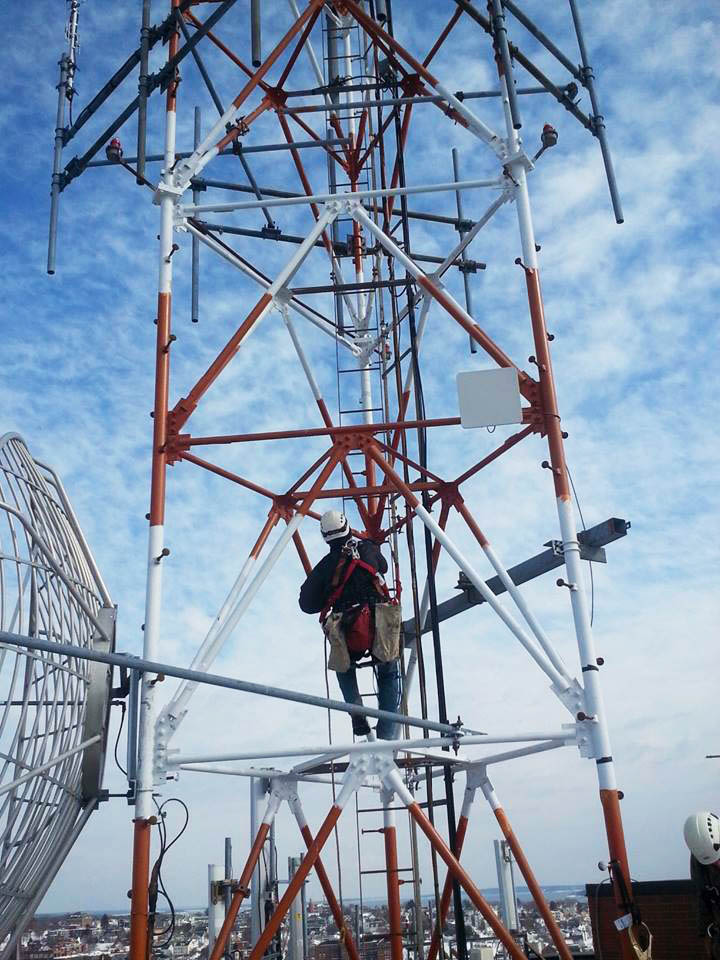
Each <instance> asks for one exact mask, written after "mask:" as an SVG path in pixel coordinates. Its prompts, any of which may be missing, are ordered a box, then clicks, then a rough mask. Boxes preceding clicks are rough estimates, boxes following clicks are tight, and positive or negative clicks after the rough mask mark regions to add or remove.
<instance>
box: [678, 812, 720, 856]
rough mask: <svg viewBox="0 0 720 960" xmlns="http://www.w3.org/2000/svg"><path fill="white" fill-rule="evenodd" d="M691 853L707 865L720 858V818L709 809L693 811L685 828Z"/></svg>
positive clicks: (684, 834)
mask: <svg viewBox="0 0 720 960" xmlns="http://www.w3.org/2000/svg"><path fill="white" fill-rule="evenodd" d="M683 836H684V837H685V843H686V844H687V845H688V847H689V849H690V853H692V855H693V856H694V857H695V859H696V860H698V861H699V862H700V863H703V864H705V866H707V865H708V864H710V863H717V861H718V860H720V819H719V818H718V817H716V816H715V814H714V813H710V811H709V810H701V811H700V812H699V813H693V814H692V816H690V817H688V818H687V820H686V821H685V826H684V828H683Z"/></svg>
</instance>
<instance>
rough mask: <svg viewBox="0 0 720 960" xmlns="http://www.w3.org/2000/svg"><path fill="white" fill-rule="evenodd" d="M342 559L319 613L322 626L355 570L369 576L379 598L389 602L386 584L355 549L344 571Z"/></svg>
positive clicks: (336, 568)
mask: <svg viewBox="0 0 720 960" xmlns="http://www.w3.org/2000/svg"><path fill="white" fill-rule="evenodd" d="M343 559H344V558H343V557H341V558H340V560H339V562H338V565H337V567H335V573H334V574H333V578H332V581H331V583H330V586H331V587H332V588H333V589H332V592H331V593H330V596H329V597H328V598H327V600H326V602H325V606H324V607H323V608H322V610H321V611H320V618H319V619H320V623H322V624H324V623H325V621H326V620H327V618H328V616H329V615H330V611H331V610H332V608H333V607H334V606H335V604H336V603H337V602H338V600H339V599H340V597H341V596H342V592H343V590H344V589H345V585H346V584H347V582H348V580H349V579H350V577H351V576H352V575H353V573H354V572H355V570H357V569H358V568H359V569H360V570H364V571H365V572H366V573H369V574H370V576H371V577H372V579H373V583H374V585H375V589H376V590H377V592H378V593H379V594H380V596H381V597H384V598H385V600H386V602H388V603H389V602H391V599H390V591H389V590H388V588H387V584H386V583H385V581H384V580H383V578H382V577H381V576H380V574H379V573H378V572H377V570H376V569H375V567H372V566H370V564H369V563H365V561H364V560H361V559H360V557H359V555H358V553H357V547H356V548H355V552H354V553H353V554H351V555H350V557H349V558H348V563H347V565H346V566H345V569H344V570H343V569H342V562H343ZM340 577H342V581H341V580H340Z"/></svg>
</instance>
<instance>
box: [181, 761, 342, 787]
mask: <svg viewBox="0 0 720 960" xmlns="http://www.w3.org/2000/svg"><path fill="white" fill-rule="evenodd" d="M178 770H186V771H187V772H188V773H213V774H218V775H219V776H223V777H245V778H246V779H250V780H252V779H257V777H284V776H287V771H286V770H274V769H269V770H262V769H261V768H259V767H250V768H249V769H244V768H238V767H216V766H213V765H212V764H205V765H199V766H195V765H191V766H182V767H178ZM297 779H298V780H302V782H303V783H325V784H327V783H329V784H331V783H332V777H330V776H322V775H320V774H315V773H306V774H302V773H300V774H298V775H297Z"/></svg>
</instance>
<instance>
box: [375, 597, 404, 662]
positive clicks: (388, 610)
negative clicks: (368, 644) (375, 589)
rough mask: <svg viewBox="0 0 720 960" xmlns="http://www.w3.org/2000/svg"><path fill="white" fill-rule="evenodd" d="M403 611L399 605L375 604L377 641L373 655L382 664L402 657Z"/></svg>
mask: <svg viewBox="0 0 720 960" xmlns="http://www.w3.org/2000/svg"><path fill="white" fill-rule="evenodd" d="M401 631H402V609H401V607H400V604H399V603H376V604H375V641H374V643H373V647H372V655H373V657H375V659H376V660H379V661H380V663H388V662H389V661H390V660H397V658H398V657H399V656H400V633H401Z"/></svg>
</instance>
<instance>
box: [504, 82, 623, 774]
mask: <svg viewBox="0 0 720 960" xmlns="http://www.w3.org/2000/svg"><path fill="white" fill-rule="evenodd" d="M501 90H502V93H503V109H504V112H505V122H506V127H507V131H508V142H509V143H510V144H511V146H512V147H513V152H515V151H516V150H517V149H518V148H519V147H520V143H521V141H520V138H519V137H518V134H517V131H516V130H514V129H513V126H512V118H511V116H510V106H509V102H508V97H507V86H506V81H505V78H504V77H501ZM510 166H511V169H512V171H513V176H514V178H515V180H516V182H517V189H516V204H515V206H516V209H517V217H518V227H519V231H520V239H521V242H522V250H523V261H524V264H525V267H526V268H530V269H535V270H536V269H537V265H538V261H537V252H536V248H535V231H534V228H533V221H532V214H531V210H530V197H529V194H528V187H527V177H526V175H525V165H524V163H523V162H522V160H521V159H518V160H516V161H513V162H512V163H511V164H510ZM556 505H557V511H558V519H559V522H560V533H561V537H562V542H563V556H564V558H565V569H566V570H567V577H568V582H569V583H572V584H573V586H574V589H572V590H570V591H568V592H569V594H570V603H571V606H572V613H573V621H574V624H575V635H576V638H577V645H578V651H579V654H580V663H581V665H582V666H585V665H588V664H590V665H593V666H594V665H595V664H596V662H597V653H596V651H595V644H594V641H593V636H592V627H591V626H590V615H589V611H588V605H587V597H586V593H585V580H584V571H583V569H582V564H581V562H580V544H579V542H578V536H577V523H576V521H575V516H574V511H573V507H572V503H571V502H570V500H569V499H568V500H565V499H563V498H562V497H556ZM583 681H584V684H583V685H584V690H585V704H586V713H587V714H588V716H589V717H591V720H590V721H589V722H587V723H586V724H585V727H586V729H587V733H588V736H589V737H590V741H591V744H592V751H593V756H594V757H595V759H596V760H602V762H601V763H596V767H597V776H598V782H599V786H600V789H601V790H616V789H617V782H616V778H615V765H614V763H613V760H612V749H611V746H610V735H609V731H608V727H607V720H606V717H605V708H604V704H603V697H602V690H601V687H600V677H599V672H598V671H597V670H588V671H586V672H585V673H584V674H583Z"/></svg>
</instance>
